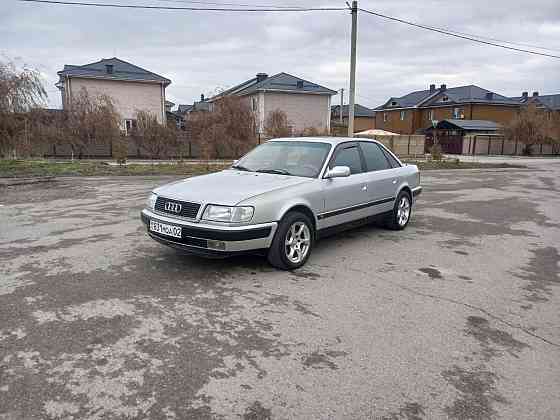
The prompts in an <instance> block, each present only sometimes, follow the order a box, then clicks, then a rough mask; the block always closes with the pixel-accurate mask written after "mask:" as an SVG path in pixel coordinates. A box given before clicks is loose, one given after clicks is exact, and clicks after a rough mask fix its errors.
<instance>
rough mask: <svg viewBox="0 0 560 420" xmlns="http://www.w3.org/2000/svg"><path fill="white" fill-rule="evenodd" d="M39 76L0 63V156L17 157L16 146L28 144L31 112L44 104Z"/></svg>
mask: <svg viewBox="0 0 560 420" xmlns="http://www.w3.org/2000/svg"><path fill="white" fill-rule="evenodd" d="M46 98H47V93H46V91H45V88H44V87H43V82H42V80H41V77H40V73H39V72H38V71H37V70H35V69H31V68H28V67H27V66H24V67H23V69H18V68H17V67H16V65H15V64H14V63H13V62H7V63H5V62H0V156H2V155H4V156H8V155H11V156H16V155H17V148H18V144H25V145H26V147H25V148H26V149H27V148H28V147H27V146H28V145H29V144H30V130H29V119H28V117H27V115H26V113H27V112H29V111H30V110H32V109H34V108H37V107H39V106H41V105H43V104H44V103H45V100H46Z"/></svg>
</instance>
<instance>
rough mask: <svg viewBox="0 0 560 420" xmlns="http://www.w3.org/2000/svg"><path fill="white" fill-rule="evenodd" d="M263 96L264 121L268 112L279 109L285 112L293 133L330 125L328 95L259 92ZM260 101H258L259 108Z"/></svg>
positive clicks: (325, 128)
mask: <svg viewBox="0 0 560 420" xmlns="http://www.w3.org/2000/svg"><path fill="white" fill-rule="evenodd" d="M262 97H264V103H263V106H262V108H263V112H264V114H262V115H263V116H264V119H263V120H264V121H266V118H267V116H268V114H270V113H271V112H273V111H275V110H277V109H280V110H282V111H284V112H285V113H286V116H287V117H288V123H289V124H290V125H291V126H292V127H293V130H294V132H295V133H297V132H301V131H303V130H304V129H305V128H309V127H315V128H316V129H318V130H321V131H323V130H324V131H326V130H328V128H329V126H330V118H331V117H330V112H331V111H330V97H329V96H328V95H313V94H302V93H272V92H266V93H264V94H261V98H262ZM260 106H261V103H260V101H259V108H260Z"/></svg>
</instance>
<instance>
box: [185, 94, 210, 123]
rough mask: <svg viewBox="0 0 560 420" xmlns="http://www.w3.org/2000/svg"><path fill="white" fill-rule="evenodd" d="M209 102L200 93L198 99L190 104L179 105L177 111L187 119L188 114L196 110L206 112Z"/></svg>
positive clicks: (208, 109) (208, 108)
mask: <svg viewBox="0 0 560 420" xmlns="http://www.w3.org/2000/svg"><path fill="white" fill-rule="evenodd" d="M210 109H211V104H210V102H208V101H207V100H206V98H205V97H204V94H202V95H200V101H194V102H193V104H192V105H179V107H178V109H177V113H178V114H180V115H182V116H183V118H185V119H187V118H188V116H189V115H191V114H192V113H196V112H208V111H210Z"/></svg>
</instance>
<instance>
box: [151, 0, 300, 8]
mask: <svg viewBox="0 0 560 420" xmlns="http://www.w3.org/2000/svg"><path fill="white" fill-rule="evenodd" d="M156 1H160V2H164V3H183V4H185V3H186V4H205V5H209V6H233V7H258V8H270V9H302V7H299V6H278V5H273V4H246V3H218V2H208V1H196V0H156Z"/></svg>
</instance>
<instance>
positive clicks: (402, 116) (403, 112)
mask: <svg viewBox="0 0 560 420" xmlns="http://www.w3.org/2000/svg"><path fill="white" fill-rule="evenodd" d="M405 118H406V111H401V121H404V119H405Z"/></svg>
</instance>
